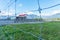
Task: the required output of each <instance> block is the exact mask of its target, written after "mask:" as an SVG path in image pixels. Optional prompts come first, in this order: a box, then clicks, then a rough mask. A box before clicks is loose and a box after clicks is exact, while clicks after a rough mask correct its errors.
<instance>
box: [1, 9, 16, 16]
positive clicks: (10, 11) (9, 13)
mask: <svg viewBox="0 0 60 40" xmlns="http://www.w3.org/2000/svg"><path fill="white" fill-rule="evenodd" d="M14 14H15V10H14V9H10V10H9V12H8V11H2V12H1V13H0V16H8V15H9V16H14Z"/></svg>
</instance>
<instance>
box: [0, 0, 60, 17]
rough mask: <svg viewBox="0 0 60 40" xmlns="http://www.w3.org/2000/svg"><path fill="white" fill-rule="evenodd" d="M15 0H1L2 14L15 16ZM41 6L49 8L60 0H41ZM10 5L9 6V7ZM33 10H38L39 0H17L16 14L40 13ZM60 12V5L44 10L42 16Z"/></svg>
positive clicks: (0, 8)
mask: <svg viewBox="0 0 60 40" xmlns="http://www.w3.org/2000/svg"><path fill="white" fill-rule="evenodd" d="M14 1H15V0H0V10H1V13H0V16H7V15H10V16H15V2H14ZM39 3H40V7H41V8H42V9H43V8H47V7H50V6H53V5H56V4H60V0H39ZM8 6H9V7H8ZM31 10H38V3H37V0H17V1H16V15H19V14H35V15H38V16H39V15H40V14H39V12H38V11H35V12H31ZM56 13H60V5H59V6H56V7H53V8H50V9H46V10H42V12H41V15H42V16H51V15H54V14H56Z"/></svg>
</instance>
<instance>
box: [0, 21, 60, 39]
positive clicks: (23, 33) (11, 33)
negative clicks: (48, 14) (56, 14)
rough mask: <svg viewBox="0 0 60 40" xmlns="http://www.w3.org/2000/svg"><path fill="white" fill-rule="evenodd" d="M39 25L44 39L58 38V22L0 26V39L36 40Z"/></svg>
mask: <svg viewBox="0 0 60 40" xmlns="http://www.w3.org/2000/svg"><path fill="white" fill-rule="evenodd" d="M41 25H42V27H43V28H42V38H43V39H44V40H60V22H46V23H43V24H39V23H36V24H12V25H5V26H1V27H0V40H38V37H39V36H40V27H41Z"/></svg>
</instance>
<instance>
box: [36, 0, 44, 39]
mask: <svg viewBox="0 0 60 40" xmlns="http://www.w3.org/2000/svg"><path fill="white" fill-rule="evenodd" d="M37 2H38V7H39V8H38V12H39V13H40V19H39V21H40V22H41V21H42V17H41V11H42V9H41V8H40V4H39V0H37ZM42 27H43V26H42V23H40V35H39V39H38V40H43V39H42Z"/></svg>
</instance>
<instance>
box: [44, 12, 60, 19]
mask: <svg viewBox="0 0 60 40" xmlns="http://www.w3.org/2000/svg"><path fill="white" fill-rule="evenodd" d="M43 18H60V13H56V14H54V15H51V16H43Z"/></svg>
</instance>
